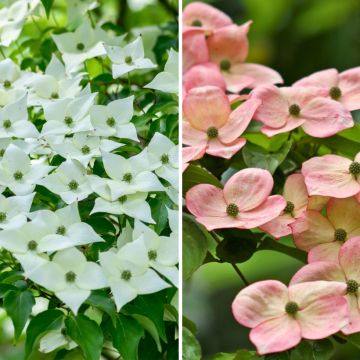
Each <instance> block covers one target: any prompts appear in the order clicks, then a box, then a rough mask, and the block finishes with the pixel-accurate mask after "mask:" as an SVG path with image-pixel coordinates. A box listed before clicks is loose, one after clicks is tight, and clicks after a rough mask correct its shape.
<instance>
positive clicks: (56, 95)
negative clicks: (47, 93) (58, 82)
mask: <svg viewBox="0 0 360 360" xmlns="http://www.w3.org/2000/svg"><path fill="white" fill-rule="evenodd" d="M51 98H52V99H58V98H59V94H58V93H56V92H53V93H52V94H51Z"/></svg>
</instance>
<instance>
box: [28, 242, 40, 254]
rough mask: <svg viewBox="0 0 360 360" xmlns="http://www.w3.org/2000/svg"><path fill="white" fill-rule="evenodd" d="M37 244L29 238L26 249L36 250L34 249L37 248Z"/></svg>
mask: <svg viewBox="0 0 360 360" xmlns="http://www.w3.org/2000/svg"><path fill="white" fill-rule="evenodd" d="M37 246H38V244H37V242H36V241H35V240H31V241H29V242H28V244H27V247H28V249H29V250H30V251H34V250H36V249H37Z"/></svg>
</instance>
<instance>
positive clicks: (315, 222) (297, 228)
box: [290, 197, 360, 262]
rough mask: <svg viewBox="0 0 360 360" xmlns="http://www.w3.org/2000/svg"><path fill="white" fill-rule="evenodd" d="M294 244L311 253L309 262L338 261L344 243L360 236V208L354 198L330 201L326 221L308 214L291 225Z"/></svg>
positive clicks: (323, 218)
mask: <svg viewBox="0 0 360 360" xmlns="http://www.w3.org/2000/svg"><path fill="white" fill-rule="evenodd" d="M290 227H291V229H292V231H293V237H294V242H295V244H296V246H297V247H298V248H300V249H302V250H305V251H309V258H308V260H309V262H314V261H335V262H336V261H337V259H338V253H339V250H340V248H341V245H342V244H343V243H344V241H347V240H348V239H351V238H353V237H356V236H360V204H359V203H358V202H357V201H356V200H355V198H353V197H351V198H346V199H334V198H333V199H330V200H329V202H328V203H327V207H326V217H325V216H323V215H322V214H321V213H320V212H318V211H312V210H308V211H306V212H305V213H304V214H303V215H302V216H301V217H300V218H299V219H297V220H296V221H295V222H294V223H292V224H291V225H290Z"/></svg>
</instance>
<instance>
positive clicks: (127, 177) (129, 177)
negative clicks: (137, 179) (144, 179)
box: [122, 173, 132, 183]
mask: <svg viewBox="0 0 360 360" xmlns="http://www.w3.org/2000/svg"><path fill="white" fill-rule="evenodd" d="M131 180H132V174H131V173H125V174H124V176H123V178H122V181H125V182H127V183H129V182H131Z"/></svg>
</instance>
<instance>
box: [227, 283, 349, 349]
mask: <svg viewBox="0 0 360 360" xmlns="http://www.w3.org/2000/svg"><path fill="white" fill-rule="evenodd" d="M345 291H346V284H343V283H340V282H328V281H314V282H311V283H309V282H307V283H301V284H296V285H291V286H289V287H288V288H287V287H286V286H285V285H284V284H282V283H281V282H279V281H276V280H265V281H260V282H257V283H254V284H252V285H250V286H248V287H247V288H245V289H244V290H242V291H240V293H239V294H238V295H237V296H236V298H235V300H234V302H233V304H232V311H233V314H234V317H235V319H236V320H237V321H238V322H239V323H240V324H241V325H244V326H246V327H249V328H251V331H250V340H251V341H252V342H253V343H254V344H255V346H256V349H257V351H258V354H260V355H264V354H269V353H273V352H280V351H285V350H288V349H290V348H292V347H294V346H296V345H297V344H298V343H299V342H300V341H301V339H302V338H304V339H309V340H318V339H323V338H326V337H328V336H330V335H332V334H335V333H336V332H338V331H339V330H340V329H341V328H342V327H344V326H345V325H346V324H347V322H348V319H347V302H346V300H345V298H344V297H343V296H342V295H343V294H344V293H345Z"/></svg>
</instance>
